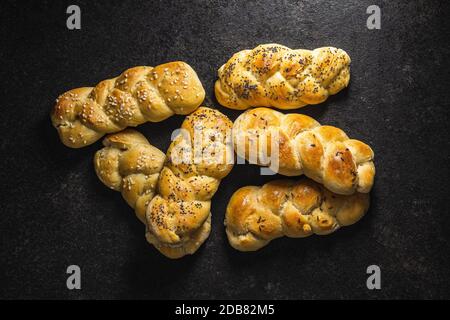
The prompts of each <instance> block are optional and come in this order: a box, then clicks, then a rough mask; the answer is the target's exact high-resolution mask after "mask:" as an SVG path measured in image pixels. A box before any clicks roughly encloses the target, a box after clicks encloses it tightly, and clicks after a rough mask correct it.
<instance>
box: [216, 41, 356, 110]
mask: <svg viewBox="0 0 450 320" xmlns="http://www.w3.org/2000/svg"><path fill="white" fill-rule="evenodd" d="M218 75H219V79H218V80H217V81H216V84H215V92H216V98H217V100H218V101H219V103H220V104H221V105H223V106H225V107H228V108H231V109H241V110H243V109H247V108H249V107H259V106H266V107H275V108H279V109H295V108H300V107H303V106H305V105H308V104H317V103H321V102H323V101H325V100H326V99H327V98H328V96H330V95H333V94H336V93H338V92H339V91H341V90H342V89H344V88H345V87H347V86H348V83H349V81H350V57H349V56H348V54H347V53H346V52H345V51H344V50H341V49H337V48H333V47H323V48H318V49H314V50H302V49H298V50H292V49H289V48H288V47H285V46H282V45H279V44H263V45H259V46H257V47H256V48H254V49H253V50H243V51H240V52H238V53H236V54H234V55H233V56H232V57H231V59H230V60H228V62H227V63H225V64H224V65H223V66H222V67H220V69H219V72H218Z"/></svg>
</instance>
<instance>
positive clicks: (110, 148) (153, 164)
mask: <svg viewBox="0 0 450 320" xmlns="http://www.w3.org/2000/svg"><path fill="white" fill-rule="evenodd" d="M103 145H104V146H105V147H104V148H103V149H101V150H99V151H97V152H96V154H95V157H94V167H95V172H96V173H97V176H98V177H99V179H100V180H101V181H102V182H103V183H104V184H105V185H106V186H108V187H109V188H111V189H113V190H116V191H120V192H121V193H122V196H123V198H124V199H125V200H126V201H127V203H128V204H129V205H130V206H131V207H132V208H134V209H135V212H136V216H137V217H138V218H139V220H141V221H142V222H143V223H145V210H146V208H147V205H148V204H149V202H150V200H151V199H153V197H154V195H155V191H156V186H157V183H158V178H159V173H160V172H161V170H162V168H163V165H164V160H165V157H166V156H165V154H164V153H163V152H162V151H160V150H159V149H157V148H156V147H154V146H152V145H151V144H150V143H149V142H148V140H147V139H146V138H145V137H144V136H143V135H142V134H140V133H139V132H137V131H135V130H132V129H126V130H124V131H121V132H119V133H115V134H110V135H108V136H107V137H106V138H105V139H103Z"/></svg>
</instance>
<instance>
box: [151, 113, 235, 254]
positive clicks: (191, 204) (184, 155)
mask: <svg viewBox="0 0 450 320" xmlns="http://www.w3.org/2000/svg"><path fill="white" fill-rule="evenodd" d="M232 125H233V124H232V122H231V121H230V120H229V119H228V118H227V117H226V116H225V115H223V114H222V113H220V112H219V111H217V110H213V109H210V108H206V107H200V108H198V109H197V110H196V111H195V112H193V113H192V114H190V115H189V116H188V117H186V119H185V120H184V122H183V124H182V126H181V129H182V131H181V132H180V133H179V134H178V136H176V137H175V139H174V140H173V142H172V143H171V145H170V147H169V150H168V151H167V155H166V163H165V165H164V168H163V169H162V171H161V174H160V178H159V183H158V194H157V195H156V196H155V197H154V198H153V199H152V200H151V202H150V204H149V205H148V207H147V215H146V221H147V232H146V237H147V240H148V241H149V242H150V243H152V244H153V245H154V246H155V247H156V248H157V249H158V250H159V251H161V253H163V254H164V255H166V256H167V257H170V258H179V257H182V256H184V255H186V254H192V253H194V252H195V251H196V250H197V249H198V248H199V247H200V245H201V244H202V243H203V242H204V241H205V240H206V238H207V237H208V235H209V232H210V224H211V222H210V221H211V211H210V210H211V198H212V197H213V195H214V194H215V193H216V191H217V188H218V187H219V184H220V181H221V179H223V178H224V177H225V176H227V175H228V173H229V172H230V171H231V169H232V167H233V160H234V158H233V148H232V144H231V138H230V136H229V135H230V131H231V127H232ZM198 134H201V137H199V136H198ZM194 138H195V141H194ZM181 160H182V161H181Z"/></svg>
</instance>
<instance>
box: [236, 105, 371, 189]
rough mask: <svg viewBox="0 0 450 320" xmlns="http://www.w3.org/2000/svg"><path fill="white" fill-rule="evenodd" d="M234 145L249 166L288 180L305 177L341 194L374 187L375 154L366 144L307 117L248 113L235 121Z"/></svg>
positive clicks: (267, 111) (272, 112) (259, 111)
mask: <svg viewBox="0 0 450 320" xmlns="http://www.w3.org/2000/svg"><path fill="white" fill-rule="evenodd" d="M233 141H234V146H235V150H236V153H237V154H238V155H239V156H241V157H242V158H245V159H247V160H248V161H249V162H250V163H255V164H259V165H266V166H271V169H273V170H275V171H276V172H278V173H281V174H283V175H286V176H298V175H301V174H305V175H306V176H308V177H309V178H311V179H313V180H315V181H317V182H319V183H322V184H324V185H325V187H326V188H328V189H329V190H330V191H332V192H335V193H338V194H344V195H349V194H352V193H354V192H362V193H368V192H369V191H370V190H371V188H372V185H373V182H374V177H375V165H374V163H373V159H374V153H373V151H372V149H371V148H370V147H369V146H368V145H367V144H365V143H363V142H361V141H359V140H355V139H350V138H349V137H348V136H347V135H346V134H345V132H344V131H342V130H341V129H339V128H336V127H333V126H322V125H320V124H319V123H318V122H317V121H316V120H314V119H313V118H311V117H308V116H306V115H302V114H295V113H292V114H283V113H281V112H278V111H276V110H273V109H269V108H255V109H251V110H247V111H246V112H244V113H243V114H241V115H240V116H239V117H238V118H237V119H236V121H235V122H234V125H233ZM274 164H275V165H274Z"/></svg>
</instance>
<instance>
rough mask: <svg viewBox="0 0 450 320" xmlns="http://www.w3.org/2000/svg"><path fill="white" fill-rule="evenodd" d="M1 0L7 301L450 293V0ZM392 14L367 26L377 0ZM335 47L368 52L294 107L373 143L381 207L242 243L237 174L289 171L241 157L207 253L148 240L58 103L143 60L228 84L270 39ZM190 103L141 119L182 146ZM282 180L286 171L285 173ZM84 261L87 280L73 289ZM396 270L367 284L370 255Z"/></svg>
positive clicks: (218, 200)
mask: <svg viewBox="0 0 450 320" xmlns="http://www.w3.org/2000/svg"><path fill="white" fill-rule="evenodd" d="M70 4H72V3H71V1H70V2H69V1H41V2H16V1H6V2H5V1H2V2H1V5H0V6H1V10H0V20H1V33H0V35H1V42H2V44H1V49H0V55H1V58H2V68H1V79H2V85H1V88H0V90H1V93H2V94H1V96H2V99H3V100H2V107H1V111H0V119H1V122H0V123H1V134H2V139H1V143H0V148H1V169H2V170H1V171H0V177H1V192H0V195H1V197H2V201H1V214H0V234H1V242H0V298H51V299H53V298H62V299H66V298H67V299H79V298H99V299H102V298H180V299H183V298H186V299H191V298H204V299H210V298H211V299H220V298H223V299H227V298H267V299H272V298H274V299H287V298H289V299H319V298H320V299H329V298H331V299H333V298H339V299H340V298H362V299H365V298H368V299H378V298H381V299H387V298H450V276H449V273H448V272H449V268H450V263H449V260H450V259H449V257H450V251H449V249H450V246H449V240H450V239H449V235H450V227H449V226H450V215H449V209H448V200H449V194H448V190H447V187H446V183H447V181H448V178H449V165H448V161H449V160H450V157H449V147H450V146H449V138H448V135H447V133H448V122H449V111H448V108H450V105H449V99H448V93H449V88H448V86H449V71H450V70H449V63H448V56H449V54H450V48H449V36H448V33H449V30H450V28H449V27H450V26H449V19H448V13H450V10H448V9H449V6H448V5H447V4H445V3H444V1H441V2H438V1H381V0H377V1H372V0H367V1H366V0H363V1H361V0H353V1H338V0H335V1H302V2H297V1H276V0H271V1H237V0H236V1H200V0H198V1H192V2H184V1H95V2H94V1H90V2H88V1H77V2H76V4H77V5H79V6H80V8H81V30H68V29H67V28H66V19H67V17H68V15H67V14H66V8H67V6H68V5H70ZM371 4H376V5H378V6H379V7H380V8H381V29H380V30H369V29H368V28H367V26H366V20H367V18H368V16H369V15H368V14H367V13H366V9H367V7H368V6H369V5H371ZM272 42H274V43H280V44H284V45H286V46H289V47H291V48H309V49H312V48H316V47H320V46H327V45H331V46H335V47H339V48H343V49H345V50H346V51H347V52H348V53H349V55H350V56H351V58H352V64H351V81H350V86H349V87H348V88H347V89H345V90H343V91H342V92H341V93H339V94H337V95H336V96H333V97H331V98H330V99H328V101H327V102H325V103H323V104H320V105H316V106H308V107H305V108H302V109H298V110H294V111H293V112H299V113H305V114H307V115H310V116H312V117H314V118H316V119H317V120H319V121H320V122H321V123H322V124H330V125H334V126H337V127H340V128H342V129H343V130H344V131H346V132H347V134H348V135H349V136H350V137H353V138H357V139H360V140H362V141H365V142H366V143H368V144H369V145H371V146H372V147H373V149H374V151H375V154H376V157H375V159H376V161H375V163H376V168H377V176H376V181H375V186H374V188H373V190H372V192H371V201H372V203H371V207H370V210H369V212H368V213H367V215H366V216H365V217H364V218H363V219H362V220H361V221H360V222H358V223H357V224H355V225H353V226H351V227H347V228H342V229H341V230H339V231H337V232H335V233H334V234H332V235H328V236H311V237H309V238H306V239H290V238H281V239H277V240H274V241H273V242H272V243H271V244H270V245H268V246H267V247H265V248H263V249H261V250H259V251H257V252H253V253H241V252H238V251H236V250H234V249H233V248H231V247H230V246H229V244H228V242H227V238H226V235H225V229H224V227H223V218H224V211H225V207H226V205H227V202H228V200H229V198H230V196H231V195H232V193H233V192H234V191H235V190H236V189H237V188H239V187H241V186H245V185H250V184H255V185H260V184H263V183H264V182H267V181H270V180H273V179H275V178H276V177H274V176H261V175H260V174H259V172H260V171H259V168H258V167H256V166H252V165H248V164H247V165H237V166H235V168H234V169H233V171H232V172H231V174H230V175H229V176H228V177H227V178H226V179H224V180H223V182H222V184H221V186H220V188H219V191H218V192H217V194H216V195H215V196H214V199H213V203H212V214H213V218H212V224H213V225H212V232H211V236H210V237H209V239H208V240H207V241H206V243H205V244H204V245H203V246H202V247H201V248H200V249H199V250H198V252H197V253H196V254H195V255H193V256H188V257H184V258H182V259H179V260H170V259H167V258H165V257H164V256H162V255H161V254H160V253H158V252H157V251H156V250H155V249H154V248H153V247H152V246H151V245H149V244H148V243H147V242H146V240H145V238H144V227H143V225H142V224H141V223H140V222H139V221H138V220H137V219H136V218H135V215H134V213H133V210H132V209H131V208H130V207H128V206H127V204H126V203H125V201H124V200H123V199H122V197H121V195H120V193H118V192H114V191H111V190H109V189H107V188H106V187H105V186H104V185H103V184H102V183H101V182H100V181H99V180H98V179H97V177H96V175H95V173H94V170H93V164H92V157H93V155H94V153H95V151H96V150H98V149H99V148H100V147H101V143H100V141H99V142H97V143H95V144H93V145H91V146H88V147H86V148H82V149H78V150H76V149H69V148H67V147H65V146H63V145H62V143H61V142H60V141H59V138H58V136H57V132H56V130H55V129H54V128H53V127H52V125H51V122H50V118H49V112H50V109H51V108H52V106H53V104H54V101H55V98H56V97H57V96H58V95H59V94H61V93H63V92H65V91H67V90H69V89H72V88H76V87H79V86H91V85H95V84H96V83H97V82H98V81H100V80H103V79H106V78H110V77H114V76H116V75H118V74H120V73H121V72H122V71H123V70H125V69H127V68H128V67H131V66H136V65H153V66H154V65H158V64H160V63H164V62H168V61H173V60H184V61H186V62H188V63H189V64H190V65H191V66H192V67H193V68H194V69H195V70H196V71H197V73H198V75H199V77H200V79H201V80H202V83H203V85H204V87H205V89H206V92H207V97H206V100H205V105H208V106H211V107H214V108H218V109H219V110H220V111H222V112H224V113H225V114H226V115H228V116H229V117H230V118H231V119H233V120H234V119H235V118H236V117H237V116H238V115H239V114H240V112H238V111H233V110H230V109H226V108H224V107H221V106H220V105H219V104H218V103H217V100H216V99H215V97H214V90H213V85H214V81H215V79H216V76H217V69H218V67H220V66H221V65H222V64H223V63H225V62H226V60H227V59H228V58H229V57H230V56H231V55H232V54H233V53H235V52H237V51H239V50H242V49H248V48H253V47H255V46H256V45H258V44H261V43H272ZM182 121H183V117H181V116H174V117H172V118H170V119H168V120H166V121H164V122H161V123H147V124H144V125H141V126H139V127H138V130H139V131H140V132H142V133H144V134H145V135H146V136H147V137H148V138H149V140H150V141H151V142H152V143H153V144H154V145H156V146H157V147H159V148H160V149H162V150H166V149H167V147H168V145H169V142H170V135H171V133H172V131H173V130H174V129H176V128H178V127H179V126H180V124H181V122H182ZM277 177H279V176H277ZM72 264H75V265H79V266H80V268H81V276H82V278H81V279H82V289H81V290H68V289H67V288H66V278H67V276H68V275H67V274H66V268H67V266H69V265H72ZM372 264H375V265H378V266H379V267H380V268H381V290H368V289H367V287H366V279H367V277H368V275H367V274H366V268H367V267H368V266H369V265H372Z"/></svg>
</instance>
